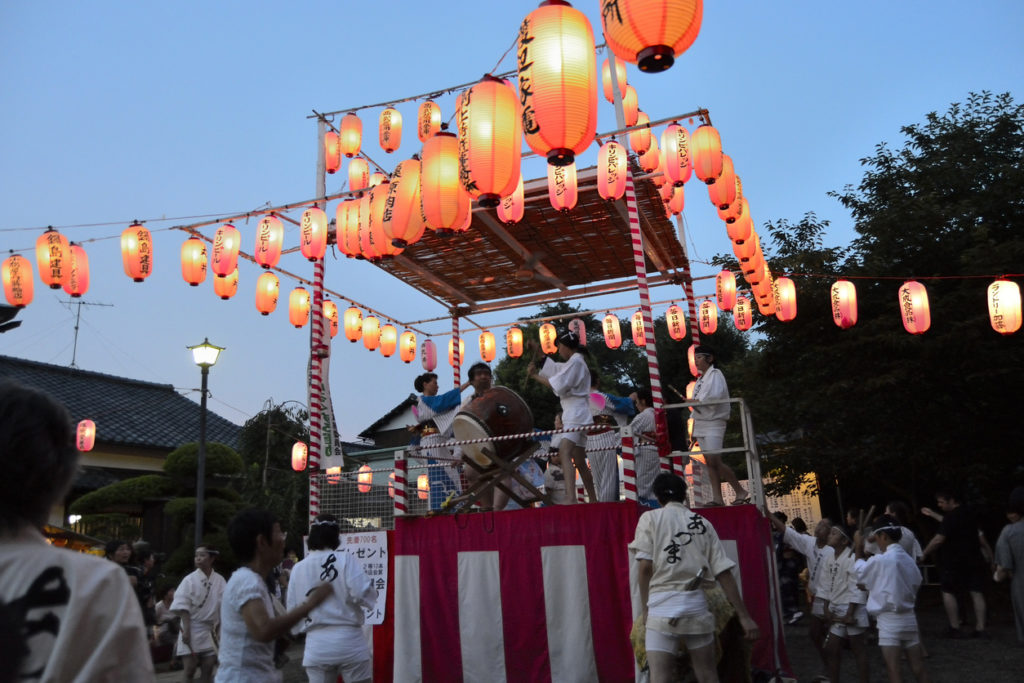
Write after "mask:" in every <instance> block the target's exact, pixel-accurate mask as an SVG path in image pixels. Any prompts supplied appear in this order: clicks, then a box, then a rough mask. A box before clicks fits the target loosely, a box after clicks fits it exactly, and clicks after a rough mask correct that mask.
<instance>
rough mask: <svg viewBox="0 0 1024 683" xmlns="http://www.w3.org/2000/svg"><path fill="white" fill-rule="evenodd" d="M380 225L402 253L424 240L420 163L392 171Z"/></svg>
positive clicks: (406, 163)
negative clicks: (402, 250)
mask: <svg viewBox="0 0 1024 683" xmlns="http://www.w3.org/2000/svg"><path fill="white" fill-rule="evenodd" d="M381 221H382V223H383V228H384V235H385V237H387V238H388V240H390V242H391V245H392V246H394V247H398V248H400V249H405V248H406V247H407V246H409V245H410V244H416V242H418V241H419V240H420V238H421V237H423V231H424V229H425V228H426V225H425V224H424V223H423V216H422V214H421V213H420V162H419V159H406V160H405V161H403V162H402V163H400V164H398V166H396V167H395V172H394V173H393V174H392V175H391V183H390V185H389V187H388V197H387V202H386V204H385V207H384V213H383V215H382V216H381Z"/></svg>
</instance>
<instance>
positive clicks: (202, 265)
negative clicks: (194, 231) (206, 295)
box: [181, 237, 206, 287]
mask: <svg viewBox="0 0 1024 683" xmlns="http://www.w3.org/2000/svg"><path fill="white" fill-rule="evenodd" d="M181 277H182V278H184V280H185V282H187V283H188V284H189V285H191V286H192V287H197V286H198V285H199V283H200V282H203V281H204V280H206V244H205V243H204V242H203V241H202V240H201V239H199V238H198V237H189V238H188V239H187V240H185V242H184V243H183V244H182V245H181Z"/></svg>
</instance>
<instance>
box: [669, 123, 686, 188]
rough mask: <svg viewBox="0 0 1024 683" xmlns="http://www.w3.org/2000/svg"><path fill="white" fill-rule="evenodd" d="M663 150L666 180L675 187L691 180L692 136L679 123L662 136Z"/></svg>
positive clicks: (672, 125) (670, 127) (674, 124)
mask: <svg viewBox="0 0 1024 683" xmlns="http://www.w3.org/2000/svg"><path fill="white" fill-rule="evenodd" d="M661 149H662V150H663V152H662V162H663V169H662V170H664V172H665V178H666V180H668V182H670V183H672V184H674V185H677V186H678V185H682V184H683V183H685V182H686V181H687V180H689V179H690V174H691V173H692V172H693V166H692V165H691V164H690V134H689V133H688V132H686V129H685V128H683V127H682V126H680V125H679V124H678V123H673V124H671V125H670V126H668V127H667V128H666V129H665V130H664V131H663V132H662V134H661Z"/></svg>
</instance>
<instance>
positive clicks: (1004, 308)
mask: <svg viewBox="0 0 1024 683" xmlns="http://www.w3.org/2000/svg"><path fill="white" fill-rule="evenodd" d="M988 319H989V322H990V323H991V324H992V329H993V330H995V331H996V332H998V333H999V334H1013V333H1014V332H1016V331H1017V330H1019V329H1020V323H1021V314H1020V287H1019V286H1018V285H1017V283H1016V282H1010V281H1009V280H1002V279H1000V280H996V281H995V282H993V283H992V284H990V285H989V286H988Z"/></svg>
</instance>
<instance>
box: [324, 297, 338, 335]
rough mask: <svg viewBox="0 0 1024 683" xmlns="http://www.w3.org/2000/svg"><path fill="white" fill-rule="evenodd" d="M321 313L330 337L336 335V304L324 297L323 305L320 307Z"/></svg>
mask: <svg viewBox="0 0 1024 683" xmlns="http://www.w3.org/2000/svg"><path fill="white" fill-rule="evenodd" d="M320 310H321V312H322V313H323V316H324V319H325V320H327V330H328V334H330V335H331V339H334V338H335V337H336V336H338V329H339V327H340V325H339V324H338V304H336V303H334V302H333V301H331V300H330V299H325V300H324V303H323V305H322V306H321V307H320Z"/></svg>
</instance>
